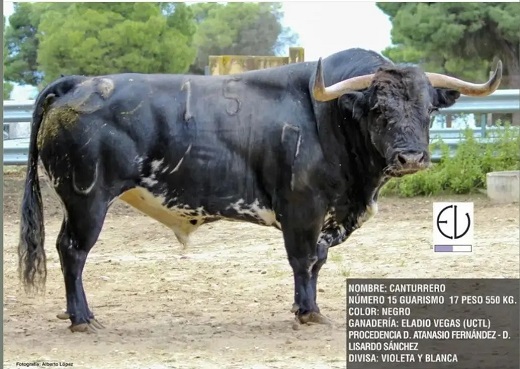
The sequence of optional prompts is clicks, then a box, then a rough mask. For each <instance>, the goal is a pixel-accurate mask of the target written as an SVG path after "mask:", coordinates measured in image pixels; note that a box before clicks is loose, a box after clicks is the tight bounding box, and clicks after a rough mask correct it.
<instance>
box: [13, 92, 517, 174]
mask: <svg viewBox="0 0 520 369" xmlns="http://www.w3.org/2000/svg"><path fill="white" fill-rule="evenodd" d="M33 104H34V101H33V100H27V101H4V165H24V164H26V163H27V154H28V149H29V138H21V139H9V138H8V137H9V134H8V131H7V132H6V126H8V125H10V124H16V123H20V122H30V121H31V119H32V109H33ZM515 112H520V90H497V91H495V92H494V93H493V94H491V95H489V96H487V97H483V98H478V97H468V96H461V97H460V98H459V99H458V100H457V103H455V104H454V105H453V106H451V107H449V108H446V109H442V110H441V111H440V112H439V114H443V115H448V114H471V113H473V114H477V115H481V120H480V127H479V128H476V129H473V135H474V136H475V137H476V138H477V139H478V140H480V141H482V142H485V141H489V140H492V139H493V135H492V134H491V133H492V132H493V131H496V130H497V129H500V128H498V127H488V126H487V114H488V113H515ZM462 135H463V130H460V129H452V128H443V129H431V130H430V140H431V142H432V143H433V142H435V141H437V140H438V139H439V138H440V139H441V140H442V141H443V142H444V143H446V144H447V145H448V146H449V147H450V149H451V150H452V151H454V150H455V149H456V148H457V146H458V144H459V143H460V141H461V140H463V136H462ZM6 136H7V138H6ZM440 158H441V153H440V152H439V151H433V152H432V161H439V160H440Z"/></svg>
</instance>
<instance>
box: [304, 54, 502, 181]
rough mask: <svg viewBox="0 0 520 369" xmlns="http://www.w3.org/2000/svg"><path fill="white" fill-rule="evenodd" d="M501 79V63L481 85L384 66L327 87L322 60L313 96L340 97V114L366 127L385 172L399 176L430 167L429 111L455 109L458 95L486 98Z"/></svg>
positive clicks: (319, 99) (413, 70)
mask: <svg viewBox="0 0 520 369" xmlns="http://www.w3.org/2000/svg"><path fill="white" fill-rule="evenodd" d="M501 78H502V63H501V62H500V61H499V62H498V64H497V66H496V69H495V73H494V74H493V76H492V77H491V78H490V79H489V81H487V82H486V83H483V84H473V83H469V82H466V81H462V80H460V79H456V78H453V77H449V76H446V75H442V74H436V73H424V72H423V71H421V70H420V69H419V68H417V67H413V66H406V67H396V66H389V67H388V66H387V67H382V68H380V69H379V70H378V71H377V72H376V73H374V74H370V75H364V76H359V77H353V78H350V79H347V80H344V81H341V82H339V83H336V84H334V85H332V86H329V87H325V84H324V81H323V72H322V65H321V59H320V60H319V61H318V67H317V70H316V77H315V81H314V87H313V91H312V92H313V96H314V98H315V100H317V101H330V100H333V99H336V98H338V97H339V101H338V102H339V105H340V108H341V109H343V110H344V113H345V114H352V116H353V117H354V118H356V119H357V120H359V121H360V122H361V124H365V125H366V126H365V127H366V130H367V131H368V133H369V135H370V140H371V141H372V144H373V145H374V147H375V149H376V150H377V151H378V152H379V154H380V155H381V156H382V157H383V158H384V159H385V160H386V165H387V166H386V168H385V173H386V174H387V175H390V176H402V175H405V174H409V173H415V172H417V171H419V170H421V169H425V168H427V167H428V166H429V165H430V155H429V151H428V145H429V123H430V115H431V113H432V112H433V111H436V110H438V109H439V108H444V107H448V106H451V105H453V104H454V103H455V101H456V100H457V99H458V98H459V96H460V94H464V95H468V96H486V95H489V94H491V93H493V91H495V90H496V89H497V87H498V85H499V84H500V80H501Z"/></svg>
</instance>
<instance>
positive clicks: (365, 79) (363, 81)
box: [312, 58, 374, 101]
mask: <svg viewBox="0 0 520 369" xmlns="http://www.w3.org/2000/svg"><path fill="white" fill-rule="evenodd" d="M373 79H374V75H373V74H367V75H364V76H358V77H352V78H349V79H346V80H344V81H341V82H338V83H336V84H334V85H332V86H329V87H325V83H324V82H323V68H322V66H321V58H320V59H319V60H318V67H317V68H316V76H315V77H314V86H313V88H312V95H313V97H314V99H315V100H317V101H330V100H333V99H336V98H338V97H340V96H341V95H343V94H346V93H347V92H349V91H359V90H363V89H365V88H367V87H369V86H370V83H372V80H373Z"/></svg>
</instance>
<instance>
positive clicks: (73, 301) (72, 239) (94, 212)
mask: <svg viewBox="0 0 520 369" xmlns="http://www.w3.org/2000/svg"><path fill="white" fill-rule="evenodd" d="M107 209H108V203H107V201H104V200H102V199H99V197H98V198H95V197H91V196H88V197H87V196H78V195H75V196H74V197H72V198H69V199H68V202H67V203H65V210H66V216H65V218H64V220H63V223H62V226H61V231H60V233H59V236H58V240H57V243H56V248H57V249H58V254H59V256H60V262H61V270H62V273H63V277H64V279H65V292H66V298H67V311H66V312H65V313H63V314H59V315H58V317H59V318H61V319H67V318H68V319H70V321H71V323H72V325H71V326H70V329H71V330H72V331H73V332H82V331H88V330H95V328H102V325H101V324H100V323H99V322H97V321H96V319H95V318H94V314H92V312H91V311H90V309H89V307H88V303H87V298H86V296H85V290H84V288H83V278H82V274H83V268H84V266H85V262H86V260H87V256H88V253H89V251H90V250H91V249H92V247H93V246H94V244H95V243H96V241H97V239H98V237H99V234H100V232H101V228H102V226H103V222H104V220H105V215H106V212H107Z"/></svg>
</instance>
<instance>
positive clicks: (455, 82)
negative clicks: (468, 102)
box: [426, 60, 502, 96]
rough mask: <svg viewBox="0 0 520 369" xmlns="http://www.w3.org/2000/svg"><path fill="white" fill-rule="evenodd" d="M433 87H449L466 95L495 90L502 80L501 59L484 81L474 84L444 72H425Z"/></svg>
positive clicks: (489, 92) (487, 92) (480, 94)
mask: <svg viewBox="0 0 520 369" xmlns="http://www.w3.org/2000/svg"><path fill="white" fill-rule="evenodd" d="M426 76H427V77H428V79H429V80H430V83H431V84H432V86H433V87H438V88H450V89H452V90H457V91H459V92H460V93H461V94H463V95H468V96H487V95H490V94H492V93H493V92H495V90H496V89H497V88H498V86H499V85H500V81H501V80H502V61H500V60H499V61H498V63H497V66H496V68H495V72H494V73H493V75H492V76H491V78H490V79H489V81H487V82H486V83H482V84H475V83H470V82H466V81H463V80H461V79H457V78H454V77H449V76H446V75H444V74H438V73H426Z"/></svg>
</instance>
